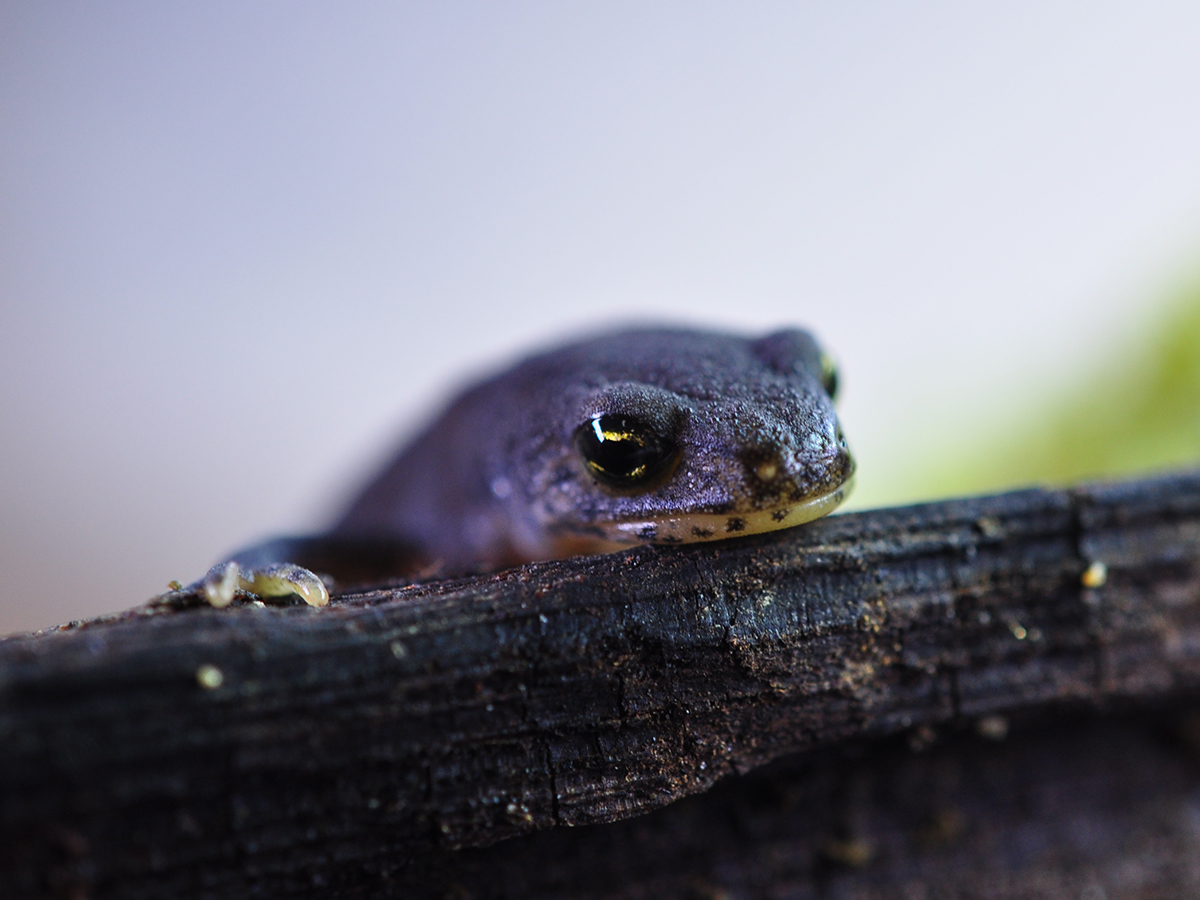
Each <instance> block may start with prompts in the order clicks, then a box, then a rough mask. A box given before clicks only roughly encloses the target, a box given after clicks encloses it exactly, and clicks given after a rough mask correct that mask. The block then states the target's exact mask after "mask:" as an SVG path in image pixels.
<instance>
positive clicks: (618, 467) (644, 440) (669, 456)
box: [575, 414, 679, 489]
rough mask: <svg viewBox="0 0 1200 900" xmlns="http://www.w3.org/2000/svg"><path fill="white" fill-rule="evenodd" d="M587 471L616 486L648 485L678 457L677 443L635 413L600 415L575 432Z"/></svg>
mask: <svg viewBox="0 0 1200 900" xmlns="http://www.w3.org/2000/svg"><path fill="white" fill-rule="evenodd" d="M575 446H576V447H578V448H579V453H580V455H581V456H582V457H583V461H584V464H585V465H586V466H587V470H588V472H589V473H591V475H592V476H593V477H595V479H596V480H597V481H599V482H601V483H602V484H606V485H608V486H609V487H614V488H624V489H631V488H643V487H645V488H648V487H650V486H652V485H653V484H655V483H657V482H658V481H659V480H660V479H661V478H662V477H663V476H664V475H666V474H667V473H668V472H669V471H670V469H671V468H672V467H673V466H674V464H675V462H676V461H677V460H678V458H679V450H678V448H677V447H676V446H675V443H674V442H673V441H671V440H670V439H668V438H665V437H663V436H662V435H660V434H658V432H656V431H655V430H654V429H653V428H651V427H650V426H648V425H646V424H645V423H643V422H640V421H639V420H637V419H635V418H633V417H632V416H623V415H607V414H606V415H600V416H596V417H595V418H593V419H590V420H589V421H587V422H584V423H583V424H582V425H580V426H579V428H578V429H576V431H575Z"/></svg>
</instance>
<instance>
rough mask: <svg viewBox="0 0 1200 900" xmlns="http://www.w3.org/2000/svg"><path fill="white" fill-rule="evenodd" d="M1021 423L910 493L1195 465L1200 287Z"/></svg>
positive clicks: (919, 478) (961, 454)
mask: <svg viewBox="0 0 1200 900" xmlns="http://www.w3.org/2000/svg"><path fill="white" fill-rule="evenodd" d="M1019 419H1020V421H1018V422H1012V423H1007V427H1003V428H997V429H996V431H995V432H994V433H991V434H988V435H980V436H978V439H974V438H972V439H971V440H968V441H967V442H966V443H965V445H964V446H963V447H959V448H956V449H955V452H954V453H953V454H952V458H951V459H941V460H932V461H931V462H932V463H934V464H933V465H931V466H930V467H929V469H928V470H923V471H916V472H913V473H912V475H913V483H912V494H913V495H915V496H924V497H928V498H935V497H950V496H958V495H966V494H976V493H984V492H990V491H996V490H1002V489H1005V488H1011V487H1018V486H1024V485H1031V484H1049V485H1062V484H1070V483H1074V482H1077V481H1082V480H1087V479H1095V478H1105V477H1115V476H1125V475H1134V474H1138V473H1145V472H1152V471H1156V470H1164V469H1171V468H1186V467H1189V466H1197V465H1200V283H1197V284H1195V285H1193V286H1192V287H1191V288H1190V289H1188V290H1185V291H1181V292H1179V294H1178V295H1177V297H1176V298H1175V300H1174V302H1172V303H1169V304H1167V305H1166V306H1165V307H1160V308H1159V309H1158V310H1157V315H1154V316H1152V317H1151V318H1150V320H1149V321H1148V322H1147V327H1146V328H1145V329H1144V330H1143V331H1141V332H1140V333H1137V332H1135V333H1132V334H1130V335H1129V336H1128V338H1127V340H1126V342H1125V343H1123V344H1119V345H1117V346H1115V347H1113V348H1111V349H1108V350H1106V351H1105V352H1104V353H1103V354H1102V356H1101V357H1100V358H1099V359H1098V360H1097V361H1096V363H1095V364H1093V365H1092V366H1089V367H1088V371H1087V372H1085V373H1081V376H1080V379H1079V381H1078V382H1077V383H1076V384H1075V385H1074V386H1067V387H1066V388H1065V389H1064V390H1062V391H1061V392H1058V393H1055V392H1053V391H1052V392H1051V393H1050V397H1049V399H1047V398H1046V397H1042V398H1040V399H1039V400H1037V401H1034V402H1031V404H1030V405H1029V408H1028V409H1026V410H1024V411H1023V412H1022V414H1021V416H1019Z"/></svg>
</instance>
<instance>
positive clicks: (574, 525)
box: [283, 329, 854, 602]
mask: <svg viewBox="0 0 1200 900" xmlns="http://www.w3.org/2000/svg"><path fill="white" fill-rule="evenodd" d="M834 389H835V380H834V376H833V371H832V367H831V366H830V364H829V363H828V360H827V358H826V357H824V356H823V355H822V353H821V351H820V349H819V348H818V346H817V344H816V342H815V341H814V340H813V339H812V337H811V336H810V335H809V334H808V333H807V332H804V331H798V330H788V331H779V332H775V333H773V334H769V335H767V336H765V337H762V338H759V339H749V338H743V337H739V336H733V335H727V334H721V333H716V332H704V331H685V330H672V329H653V330H631V331H624V332H618V333H613V334H608V335H604V336H602V337H598V338H593V339H591V340H587V341H582V342H580V343H576V344H571V345H568V346H565V347H562V348H560V349H557V350H552V351H550V352H547V353H543V354H539V355H537V356H533V357H531V358H529V359H527V360H525V361H524V362H522V363H520V364H518V365H517V366H515V367H514V368H512V369H510V370H508V371H506V372H504V373H502V374H500V375H498V376H496V377H494V378H492V379H491V380H488V381H485V382H483V383H481V384H479V385H477V386H475V387H473V388H471V389H469V390H468V391H466V392H465V393H464V394H462V395H461V396H460V397H459V398H458V399H457V400H455V401H454V402H453V403H451V405H450V406H449V408H448V409H447V410H446V411H445V412H444V413H443V414H442V416H441V417H440V418H439V419H438V420H437V421H435V422H434V423H433V424H432V425H431V426H430V427H429V428H428V429H427V430H426V431H425V432H423V433H422V434H421V435H420V436H418V437H417V438H416V439H415V440H414V441H413V442H412V443H411V444H409V445H408V447H406V448H405V449H403V450H402V451H401V452H400V453H399V455H397V457H396V458H395V460H394V461H393V462H392V463H391V464H390V465H388V467H387V468H386V469H385V470H384V471H383V473H382V474H380V475H379V476H378V477H377V478H376V479H375V480H374V481H373V482H371V484H370V485H368V486H367V488H366V489H365V490H364V491H363V492H362V493H361V494H360V495H359V497H358V498H357V499H356V500H355V501H354V502H353V503H352V504H351V505H350V508H349V510H348V511H347V512H346V513H345V515H344V516H343V517H342V518H341V520H340V521H339V522H338V523H337V524H336V525H335V526H334V527H333V529H332V530H331V531H330V532H329V534H328V536H327V540H328V541H329V542H330V544H331V546H332V545H337V546H345V545H351V544H353V543H354V542H356V541H361V542H364V543H372V542H373V543H378V542H379V541H381V540H386V541H396V542H397V543H401V544H404V545H406V546H408V547H410V548H412V549H413V550H414V551H416V553H417V554H418V555H419V556H421V557H424V558H425V559H427V560H430V561H438V562H440V563H441V564H442V565H444V566H445V567H446V568H448V569H460V570H461V569H468V568H478V567H498V566H501V565H505V564H512V563H517V562H523V561H532V560H539V559H550V558H555V557H560V556H567V555H573V554H577V553H594V552H605V551H610V550H614V549H619V548H620V547H621V546H625V545H630V544H636V543H682V542H690V541H703V540H715V539H720V538H726V537H733V536H737V535H743V534H752V533H756V532H762V531H770V530H773V529H778V528H787V527H790V526H792V525H798V524H800V523H802V522H807V521H810V520H812V519H815V518H817V517H818V516H822V515H824V514H825V513H827V512H829V511H831V510H832V509H833V508H834V507H835V506H837V505H838V503H840V502H841V500H842V499H843V498H844V496H845V494H846V493H847V492H848V490H849V487H850V480H851V476H852V475H853V473H854V462H853V459H852V458H851V456H850V452H849V450H848V449H847V447H846V442H845V439H844V438H843V436H842V431H841V428H840V426H839V424H838V420H837V415H836V413H835V412H834V408H833V396H832V395H833V393H834ZM312 540H313V539H309V542H308V543H309V544H310V545H311V543H312ZM317 540H321V539H317ZM283 546H285V547H286V545H283ZM284 552H286V551H284ZM310 602H312V601H311V600H310Z"/></svg>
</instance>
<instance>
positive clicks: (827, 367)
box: [821, 353, 838, 400]
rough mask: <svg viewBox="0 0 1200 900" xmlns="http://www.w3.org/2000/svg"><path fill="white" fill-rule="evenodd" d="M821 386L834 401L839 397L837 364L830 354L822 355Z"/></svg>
mask: <svg viewBox="0 0 1200 900" xmlns="http://www.w3.org/2000/svg"><path fill="white" fill-rule="evenodd" d="M821 385H822V386H823V387H824V388H825V393H827V394H828V395H829V399H830V400H832V399H834V398H835V397H837V389H838V377H837V364H836V363H834V361H833V357H831V356H830V355H829V354H828V353H822V354H821Z"/></svg>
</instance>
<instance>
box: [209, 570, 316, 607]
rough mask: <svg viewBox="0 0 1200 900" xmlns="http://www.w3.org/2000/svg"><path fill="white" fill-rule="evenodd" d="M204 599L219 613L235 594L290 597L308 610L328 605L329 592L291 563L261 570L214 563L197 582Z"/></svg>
mask: <svg viewBox="0 0 1200 900" xmlns="http://www.w3.org/2000/svg"><path fill="white" fill-rule="evenodd" d="M196 586H197V587H198V588H199V589H200V591H201V592H202V593H203V594H204V597H205V599H207V600H208V602H209V603H211V604H212V605H213V606H215V607H217V608H218V609H222V608H224V607H226V606H228V605H229V604H230V603H232V602H233V598H234V596H236V594H237V593H238V591H244V592H246V593H249V594H257V595H258V596H259V597H263V598H268V597H290V596H291V595H292V594H298V595H299V596H300V597H301V598H302V599H303V600H304V602H305V603H307V604H308V605H309V606H325V605H327V604H328V603H329V591H328V590H327V589H326V587H325V583H324V582H323V581H321V579H320V578H319V577H318V576H317V575H316V574H314V573H313V572H310V571H309V570H308V569H305V568H304V567H302V566H298V565H296V564H295V563H271V564H270V565H267V566H263V567H261V568H253V567H248V566H240V565H238V564H237V563H236V562H223V563H217V565H215V566H213V567H212V568H211V569H209V570H208V573H207V574H206V575H205V576H204V577H203V578H201V579H200V581H199V582H197V584H196Z"/></svg>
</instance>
